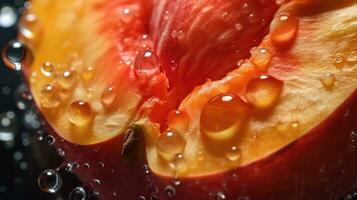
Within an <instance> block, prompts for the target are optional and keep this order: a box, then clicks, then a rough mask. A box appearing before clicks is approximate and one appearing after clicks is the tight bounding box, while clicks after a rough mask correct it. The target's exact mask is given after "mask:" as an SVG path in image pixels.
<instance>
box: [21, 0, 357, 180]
mask: <svg viewBox="0 0 357 200" xmlns="http://www.w3.org/2000/svg"><path fill="white" fill-rule="evenodd" d="M321 3H322V2H321V1H320V3H319V4H321ZM68 5H72V6H68ZM279 6H280V7H279V8H278V5H277V4H276V3H275V1H273V0H263V1H261V0H259V1H258V0H253V1H244V0H237V1H228V0H225V1H219V2H217V1H211V0H199V1H182V0H172V1H170V0H161V1H145V0H141V1H140V0H122V1H107V0H88V1H85V0H80V1H75V2H74V1H72V0H63V1H55V3H54V2H53V1H52V0H42V1H34V2H33V5H32V7H31V8H29V9H28V10H29V13H27V15H28V14H34V15H35V16H36V17H37V21H36V22H35V23H38V26H36V27H37V28H36V29H34V30H32V31H33V35H32V36H34V37H31V38H26V35H22V37H21V38H22V40H23V41H24V42H25V43H26V44H28V45H29V47H31V48H32V49H33V53H34V55H35V61H34V64H33V65H32V66H31V67H30V68H27V69H25V73H26V76H27V78H28V81H29V84H30V87H31V91H32V93H33V95H34V99H35V101H36V103H37V105H38V107H39V109H40V111H41V113H42V114H43V115H44V117H45V119H46V120H47V121H48V123H49V125H50V126H51V127H52V128H53V129H54V131H55V132H56V133H57V134H58V135H59V136H61V137H63V138H64V139H66V140H68V141H70V142H71V143H74V144H80V145H93V144H98V143H105V142H108V141H110V140H114V139H116V138H120V137H122V136H123V134H124V133H125V132H126V129H127V128H128V127H130V126H131V125H132V124H137V125H140V126H141V127H142V129H143V134H144V137H145V143H146V155H143V156H144V157H146V158H147V162H148V164H149V167H150V168H151V169H152V170H153V172H154V173H155V174H158V175H160V176H169V177H175V176H178V177H201V176H204V175H211V174H216V173H220V172H227V171H229V170H231V169H235V168H237V167H244V166H246V165H248V164H251V163H253V162H255V161H258V160H259V159H262V158H264V157H266V156H268V155H271V154H272V153H274V152H277V151H278V150H279V149H282V148H283V147H285V146H287V145H288V144H291V143H292V142H293V141H295V140H297V139H298V138H300V137H303V136H304V135H305V134H308V133H309V132H310V130H312V129H313V128H314V127H316V126H318V125H319V124H320V123H321V122H322V121H324V120H325V119H327V118H328V117H329V115H330V114H331V113H333V112H334V111H335V110H336V109H337V108H338V107H339V105H341V104H343V103H344V102H345V101H346V99H348V98H349V97H350V96H351V95H352V94H355V91H356V88H357V78H356V77H357V59H356V52H357V49H356V44H357V35H356V33H357V29H356V26H355V20H356V18H357V14H356V13H357V5H356V3H355V2H354V1H351V0H350V1H348V0H346V1H337V0H336V1H332V0H331V1H328V2H326V3H325V4H324V6H316V3H315V2H310V3H307V1H286V2H284V3H281V4H280V5H279ZM49 10H52V11H51V12H49ZM108 16H110V17H108ZM24 19H26V18H24ZM271 20H272V21H271ZM25 24H26V23H25ZM24 26H25V25H24ZM31 27H32V26H28V27H25V28H26V29H29V30H30V31H31ZM39 27H40V28H39ZM39 37H41V39H37V38H39ZM336 44H339V45H338V46H336ZM124 143H125V141H124ZM117 148H118V149H121V148H122V146H121V145H118V147H117ZM123 148H124V147H123Z"/></svg>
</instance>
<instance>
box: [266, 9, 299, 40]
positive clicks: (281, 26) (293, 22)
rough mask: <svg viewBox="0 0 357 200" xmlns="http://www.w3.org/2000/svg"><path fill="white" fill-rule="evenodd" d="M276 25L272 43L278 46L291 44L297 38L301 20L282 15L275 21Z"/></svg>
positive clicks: (271, 37)
mask: <svg viewBox="0 0 357 200" xmlns="http://www.w3.org/2000/svg"><path fill="white" fill-rule="evenodd" d="M274 25H275V26H273V28H272V30H271V33H270V39H271V40H272V42H273V43H274V44H275V45H278V46H285V45H288V44H291V42H292V41H293V40H294V39H295V37H296V33H297V30H298V26H299V20H298V19H296V18H295V17H292V16H288V15H282V16H280V17H278V19H276V20H274Z"/></svg>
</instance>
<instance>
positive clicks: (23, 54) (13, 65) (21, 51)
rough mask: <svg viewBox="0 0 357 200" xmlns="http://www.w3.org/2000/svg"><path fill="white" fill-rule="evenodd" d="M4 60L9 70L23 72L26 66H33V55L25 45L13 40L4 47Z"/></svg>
mask: <svg viewBox="0 0 357 200" xmlns="http://www.w3.org/2000/svg"><path fill="white" fill-rule="evenodd" d="M2 58H3V61H4V63H5V65H6V66H7V67H8V68H9V69H11V70H15V71H21V69H22V68H23V67H24V66H28V65H30V64H31V62H32V53H31V51H30V50H29V49H28V48H27V47H26V46H25V45H24V44H23V43H21V42H20V41H18V40H13V41H10V42H9V43H8V44H7V45H6V46H5V47H4V49H3V51H2Z"/></svg>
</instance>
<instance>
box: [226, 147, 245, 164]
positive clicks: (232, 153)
mask: <svg viewBox="0 0 357 200" xmlns="http://www.w3.org/2000/svg"><path fill="white" fill-rule="evenodd" d="M240 156H241V154H240V151H239V149H238V147H236V146H232V147H231V148H229V150H228V151H227V152H226V157H227V159H228V160H229V161H237V160H239V158H240Z"/></svg>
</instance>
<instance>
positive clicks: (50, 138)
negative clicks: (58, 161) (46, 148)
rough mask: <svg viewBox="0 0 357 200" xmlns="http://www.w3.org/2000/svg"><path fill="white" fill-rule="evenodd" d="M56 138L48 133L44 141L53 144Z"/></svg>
mask: <svg viewBox="0 0 357 200" xmlns="http://www.w3.org/2000/svg"><path fill="white" fill-rule="evenodd" d="M55 141H56V139H55V138H54V137H53V136H52V135H48V136H47V137H46V142H47V144H48V145H53V144H54V143H55Z"/></svg>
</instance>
